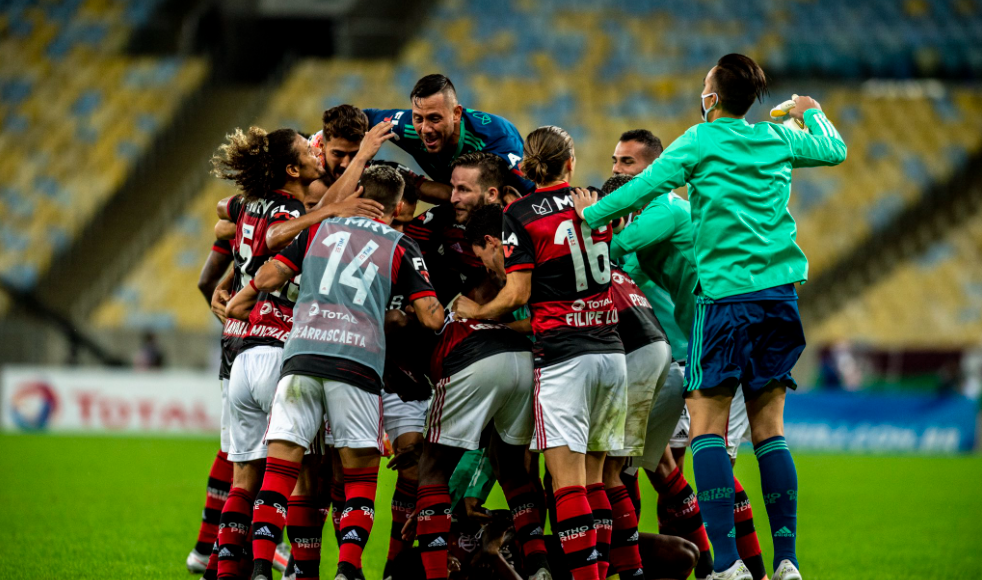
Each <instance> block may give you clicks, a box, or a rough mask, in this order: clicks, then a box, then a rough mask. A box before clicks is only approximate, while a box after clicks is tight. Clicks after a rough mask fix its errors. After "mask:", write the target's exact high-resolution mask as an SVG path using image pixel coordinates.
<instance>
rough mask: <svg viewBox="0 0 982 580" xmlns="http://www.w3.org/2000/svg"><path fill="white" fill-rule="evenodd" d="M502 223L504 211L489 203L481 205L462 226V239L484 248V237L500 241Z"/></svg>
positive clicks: (498, 206)
mask: <svg viewBox="0 0 982 580" xmlns="http://www.w3.org/2000/svg"><path fill="white" fill-rule="evenodd" d="M503 222H504V210H503V209H502V208H501V206H500V205H498V204H495V203H489V204H487V205H482V206H481V207H479V208H477V209H475V210H474V211H473V212H472V213H471V217H470V219H469V220H467V225H466V226H464V238H465V239H466V240H467V242H468V243H469V244H472V245H473V244H477V245H478V246H480V247H482V248H483V247H485V245H486V244H487V242H485V240H484V237H485V236H491V237H492V238H497V239H499V240H500V239H501V229H502V227H503Z"/></svg>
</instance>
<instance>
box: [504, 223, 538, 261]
mask: <svg viewBox="0 0 982 580" xmlns="http://www.w3.org/2000/svg"><path fill="white" fill-rule="evenodd" d="M503 228H504V230H503V231H502V232H501V236H502V237H501V246H502V251H504V253H505V272H506V273H510V272H517V271H519V270H531V269H532V268H535V246H534V244H533V243H532V236H530V235H529V232H528V230H526V229H525V225H524V224H523V223H522V222H521V221H520V220H519V219H518V218H516V217H515V216H514V215H512V214H511V213H510V212H509V211H508V209H505V216H504V223H503Z"/></svg>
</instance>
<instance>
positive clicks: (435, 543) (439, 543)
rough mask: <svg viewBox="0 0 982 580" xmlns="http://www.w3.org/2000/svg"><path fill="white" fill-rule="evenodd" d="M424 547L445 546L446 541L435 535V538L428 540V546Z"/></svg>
mask: <svg viewBox="0 0 982 580" xmlns="http://www.w3.org/2000/svg"><path fill="white" fill-rule="evenodd" d="M426 547H427V548H446V547H447V541H446V540H444V539H443V536H439V537H437V539H435V540H433V541H432V542H430V544H429V545H428V546H426Z"/></svg>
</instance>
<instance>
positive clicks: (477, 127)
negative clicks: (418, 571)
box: [464, 109, 521, 141]
mask: <svg viewBox="0 0 982 580" xmlns="http://www.w3.org/2000/svg"><path fill="white" fill-rule="evenodd" d="M464 118H465V119H466V121H467V125H469V127H468V128H469V129H471V130H472V131H473V132H474V133H476V134H478V135H481V136H483V137H486V138H488V139H490V140H496V139H501V138H516V139H518V140H519V141H520V140H521V134H520V133H519V132H518V127H516V126H515V124H514V123H512V122H511V121H509V120H508V119H506V118H504V117H502V116H500V115H495V114H494V113H486V112H484V111H478V110H476V109H464Z"/></svg>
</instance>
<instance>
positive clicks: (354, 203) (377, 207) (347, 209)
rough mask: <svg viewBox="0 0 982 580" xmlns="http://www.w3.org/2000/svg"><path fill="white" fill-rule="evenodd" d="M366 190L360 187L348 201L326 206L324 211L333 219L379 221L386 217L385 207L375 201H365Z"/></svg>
mask: <svg viewBox="0 0 982 580" xmlns="http://www.w3.org/2000/svg"><path fill="white" fill-rule="evenodd" d="M364 192H365V188H364V187H361V186H360V185H359V186H358V189H356V190H355V192H354V193H352V194H351V195H350V196H348V198H347V199H345V200H342V201H339V202H337V203H331V204H328V205H326V206H324V211H325V212H327V214H328V215H329V216H331V217H345V218H346V217H366V218H369V219H373V220H377V219H382V216H384V215H385V206H383V205H382V204H380V203H379V202H377V201H375V200H374V199H363V198H362V197H361V194H362V193H364Z"/></svg>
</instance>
